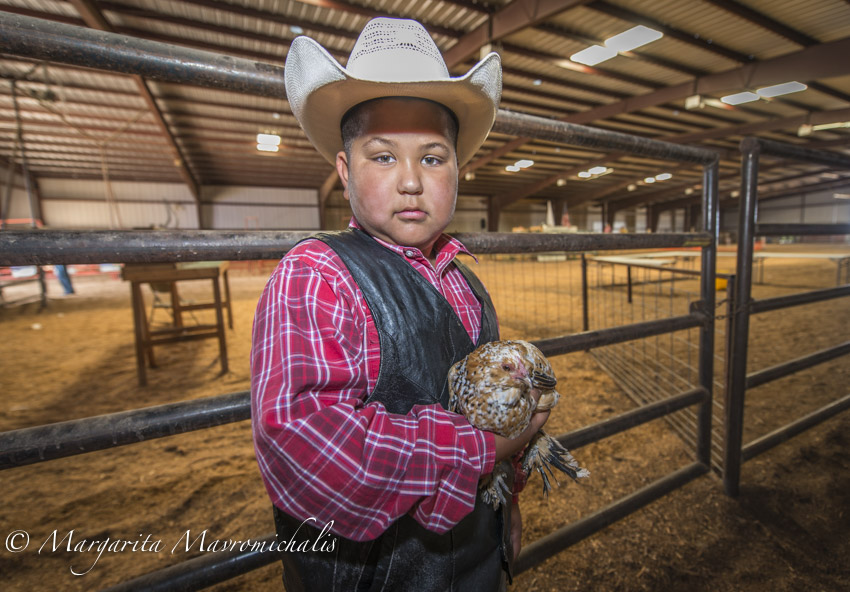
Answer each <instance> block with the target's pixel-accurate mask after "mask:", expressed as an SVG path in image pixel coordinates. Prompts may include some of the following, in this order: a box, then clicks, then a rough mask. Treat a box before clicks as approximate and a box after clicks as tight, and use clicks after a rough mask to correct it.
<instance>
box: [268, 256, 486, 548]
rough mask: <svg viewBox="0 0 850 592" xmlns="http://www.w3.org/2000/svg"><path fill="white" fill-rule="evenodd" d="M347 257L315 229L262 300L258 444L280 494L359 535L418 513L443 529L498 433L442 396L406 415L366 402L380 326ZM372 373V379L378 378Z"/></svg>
mask: <svg viewBox="0 0 850 592" xmlns="http://www.w3.org/2000/svg"><path fill="white" fill-rule="evenodd" d="M361 301H362V294H360V293H359V289H357V288H356V284H354V282H353V280H352V279H351V277H350V274H348V271H347V269H345V267H344V265H343V264H342V262H341V261H340V260H339V258H338V257H337V256H336V255H335V254H334V253H333V251H331V250H330V249H329V248H328V247H327V246H326V245H324V244H323V243H320V242H318V241H307V242H305V243H302V244H301V245H299V246H298V247H296V249H294V250H293V251H292V252H291V253H290V254H288V255H287V257H285V258H284V259H283V261H282V262H281V263H280V265H279V266H278V268H277V269H276V270H275V272H274V273H273V275H272V277H271V278H270V280H269V282H268V284H267V286H266V288H265V290H264V292H263V294H262V296H261V298H260V301H259V303H258V306H257V313H256V317H255V321H254V334H253V347H252V352H251V364H252V370H251V374H252V382H251V395H252V396H251V404H252V418H253V428H254V445H255V450H256V454H257V459H258V462H259V466H260V472H261V474H262V477H263V481H264V483H265V485H266V489H267V491H268V493H269V496H270V498H271V500H272V502H273V503H274V504H275V505H276V506H278V507H280V508H281V509H283V510H285V511H286V512H288V513H289V514H290V515H292V516H294V517H296V518H298V519H300V520H307V519H310V518H314V519H315V520H316V522H313V524H318V525H319V527H322V526H324V525H325V524H329V523H331V521H333V524H332V526H331V530H332V531H333V532H334V533H336V534H338V535H341V536H344V537H346V538H350V539H354V540H370V539H373V538H375V537H377V536H379V535H380V534H381V533H382V532H384V531H385V530H386V529H387V528H388V527H389V525H390V524H392V522H394V521H395V520H396V519H398V518H399V517H401V516H403V515H404V514H410V515H411V516H413V517H414V519H416V520H417V521H418V522H419V523H420V524H422V525H423V526H424V527H426V528H428V529H430V530H433V531H436V532H445V531H447V530H449V529H450V528H452V527H453V526H454V525H455V524H456V523H457V522H458V521H460V519H461V518H463V517H464V516H465V515H466V514H468V513H469V512H470V511H471V510H472V508H473V506H474V504H475V497H476V495H477V484H478V480H479V478H480V476H481V475H483V474H486V473H489V472H491V471H492V469H493V465H494V456H495V446H494V440H493V435H492V434H490V433H487V432H482V431H480V430H477V429H475V428H473V427H472V426H471V425H470V424H469V423H468V422H467V421H466V419H465V418H464V417H463V416H461V415H458V414H454V413H450V412H448V411H446V410H444V409H442V408H441V407H440V406H438V405H429V406H417V407H414V408H413V409H412V410H411V411H410V413H408V414H407V415H406V416H401V415H394V414H390V413H388V412H387V411H386V410H385V409H384V407H383V405H381V404H369V405H364V402H363V401H364V399H365V397H366V395H367V393H368V392H370V375H372V376H374V375H376V374H377V368H378V364H379V361H380V349H379V347H378V343H377V333H376V331H375V329H374V325H373V324H372V323H371V316H370V315H369V313H368V308H366V307H365V302H361ZM373 385H374V383H373V382H372V384H371V386H373Z"/></svg>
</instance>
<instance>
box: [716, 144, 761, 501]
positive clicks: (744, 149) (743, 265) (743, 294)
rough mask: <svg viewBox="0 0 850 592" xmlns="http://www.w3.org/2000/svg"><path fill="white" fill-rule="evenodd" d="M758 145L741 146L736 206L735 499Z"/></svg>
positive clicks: (729, 438) (729, 433) (731, 459)
mask: <svg viewBox="0 0 850 592" xmlns="http://www.w3.org/2000/svg"><path fill="white" fill-rule="evenodd" d="M759 152H760V147H759V144H758V142H756V141H754V140H752V139H750V138H745V139H744V140H743V141H742V142H741V153H742V158H741V199H740V201H739V203H738V258H737V264H736V268H735V269H736V271H735V276H736V278H737V280H736V286H735V313H734V317H735V319H734V325H733V333H732V334H731V335H729V336H727V339H730V340H731V352H730V358H729V365H730V366H731V370H730V372H729V384H727V387H726V392H727V397H726V401H725V413H726V426H725V428H726V429H725V433H726V437H725V450H724V459H723V489H724V491H725V492H726V495H729V496H733V497H734V496H737V495H738V492H739V489H740V488H739V485H740V480H741V443H742V438H743V430H744V395H745V393H746V382H747V345H748V344H747V340H748V338H749V328H750V310H749V303H750V296H751V294H752V281H753V241H754V239H755V237H754V235H753V232H754V230H755V224H756V200H757V199H758V167H759Z"/></svg>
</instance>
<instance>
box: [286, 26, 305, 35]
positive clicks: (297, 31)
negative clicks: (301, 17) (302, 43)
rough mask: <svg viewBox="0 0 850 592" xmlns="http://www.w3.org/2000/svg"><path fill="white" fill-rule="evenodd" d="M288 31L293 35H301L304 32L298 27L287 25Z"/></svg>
mask: <svg viewBox="0 0 850 592" xmlns="http://www.w3.org/2000/svg"><path fill="white" fill-rule="evenodd" d="M289 30H290V31H292V34H293V35H301V34H302V33H303V32H304V29H302V28H301V27H299V26H298V25H289Z"/></svg>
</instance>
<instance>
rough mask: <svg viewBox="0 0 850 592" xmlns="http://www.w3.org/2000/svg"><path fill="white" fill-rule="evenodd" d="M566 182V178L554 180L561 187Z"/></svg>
mask: <svg viewBox="0 0 850 592" xmlns="http://www.w3.org/2000/svg"><path fill="white" fill-rule="evenodd" d="M566 184H567V180H566V179H558V180H557V181H555V185H557V186H558V187H563V186H564V185H566Z"/></svg>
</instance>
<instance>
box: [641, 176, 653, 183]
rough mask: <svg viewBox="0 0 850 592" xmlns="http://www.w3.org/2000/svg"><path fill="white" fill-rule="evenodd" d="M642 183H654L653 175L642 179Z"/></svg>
mask: <svg viewBox="0 0 850 592" xmlns="http://www.w3.org/2000/svg"><path fill="white" fill-rule="evenodd" d="M643 182H644V183H655V177H647V178H646V179H644V180H643Z"/></svg>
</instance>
